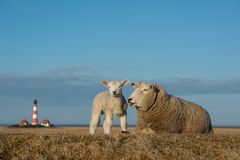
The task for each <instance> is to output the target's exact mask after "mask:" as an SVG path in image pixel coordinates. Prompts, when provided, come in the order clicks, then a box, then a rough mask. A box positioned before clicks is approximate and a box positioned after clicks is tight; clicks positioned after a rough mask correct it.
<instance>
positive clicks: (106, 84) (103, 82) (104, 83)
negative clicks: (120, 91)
mask: <svg viewBox="0 0 240 160" xmlns="http://www.w3.org/2000/svg"><path fill="white" fill-rule="evenodd" d="M101 83H102V85H104V86H106V87H107V86H108V84H109V82H108V81H106V80H103V81H102V82H101Z"/></svg>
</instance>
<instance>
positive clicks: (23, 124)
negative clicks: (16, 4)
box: [19, 119, 29, 126]
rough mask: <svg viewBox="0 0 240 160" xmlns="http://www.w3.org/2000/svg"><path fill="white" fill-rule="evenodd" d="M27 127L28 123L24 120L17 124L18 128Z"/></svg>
mask: <svg viewBox="0 0 240 160" xmlns="http://www.w3.org/2000/svg"><path fill="white" fill-rule="evenodd" d="M28 125H29V123H28V121H27V120H26V119H22V120H21V121H20V123H19V126H28Z"/></svg>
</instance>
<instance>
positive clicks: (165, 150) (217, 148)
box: [0, 127, 240, 160]
mask: <svg viewBox="0 0 240 160" xmlns="http://www.w3.org/2000/svg"><path fill="white" fill-rule="evenodd" d="M129 131H130V133H129V134H121V133H120V129H119V128H117V127H116V128H115V127H114V128H113V129H112V135H111V136H104V135H103V130H102V128H99V129H98V130H97V135H95V136H91V135H89V133H88V132H89V129H88V128H86V127H56V128H8V127H0V159H167V160H168V159H169V160H172V159H180V160H181V159H182V160H185V159H190V160H195V159H199V160H200V159H201V160H205V159H239V160H240V129H234V128H214V134H211V135H204V134H199V135H197V134H180V135H178V134H163V135H145V134H141V133H138V132H135V129H134V128H129Z"/></svg>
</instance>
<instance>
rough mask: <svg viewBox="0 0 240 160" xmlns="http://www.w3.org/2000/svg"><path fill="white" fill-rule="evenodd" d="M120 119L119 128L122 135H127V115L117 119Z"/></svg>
mask: <svg viewBox="0 0 240 160" xmlns="http://www.w3.org/2000/svg"><path fill="white" fill-rule="evenodd" d="M119 119H120V126H121V129H122V133H128V131H127V113H125V114H124V115H122V116H120V117H119Z"/></svg>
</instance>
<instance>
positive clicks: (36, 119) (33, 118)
mask: <svg viewBox="0 0 240 160" xmlns="http://www.w3.org/2000/svg"><path fill="white" fill-rule="evenodd" d="M32 125H33V126H36V125H38V113H37V99H36V98H35V99H34V102H33V114H32Z"/></svg>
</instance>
